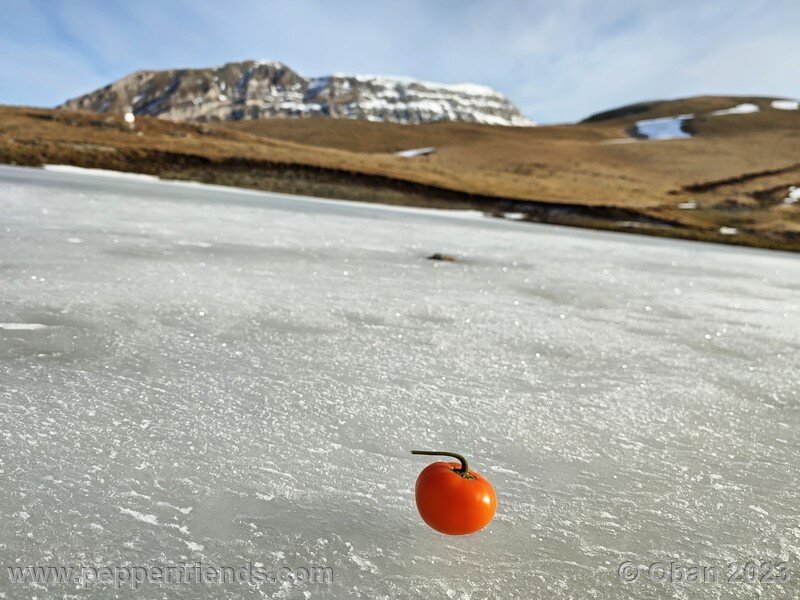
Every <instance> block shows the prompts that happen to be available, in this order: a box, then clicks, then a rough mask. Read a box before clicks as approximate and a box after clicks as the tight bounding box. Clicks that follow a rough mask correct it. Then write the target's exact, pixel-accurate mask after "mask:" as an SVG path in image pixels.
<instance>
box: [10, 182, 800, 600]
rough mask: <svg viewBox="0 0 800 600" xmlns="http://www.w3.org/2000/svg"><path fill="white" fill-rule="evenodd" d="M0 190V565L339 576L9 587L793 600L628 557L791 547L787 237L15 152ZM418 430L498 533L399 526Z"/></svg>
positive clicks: (795, 413)
mask: <svg viewBox="0 0 800 600" xmlns="http://www.w3.org/2000/svg"><path fill="white" fill-rule="evenodd" d="M0 206H1V207H2V211H1V212H0V322H2V323H4V324H40V325H42V326H43V327H38V326H37V327H10V328H9V327H4V328H2V329H0V436H2V452H1V453H0V533H1V535H0V565H15V564H17V565H32V564H50V565H52V564H67V565H98V566H104V565H142V564H144V565H154V564H155V565H158V564H164V563H168V562H177V561H188V562H195V561H197V562H202V563H204V564H208V565H222V566H238V565H242V564H245V563H247V562H248V561H253V562H260V563H262V564H265V565H268V566H274V567H279V566H282V565H288V566H291V567H303V566H312V565H315V566H329V567H331V568H332V569H333V572H334V581H333V583H332V584H330V585H311V584H300V583H296V584H286V583H284V584H267V583H264V584H259V585H252V586H248V585H244V584H223V585H207V586H197V585H191V586H177V585H173V586H166V585H162V584H158V583H149V584H145V585H144V587H143V588H142V589H140V590H139V592H136V591H135V590H133V589H132V588H131V587H129V586H124V585H123V586H122V588H121V589H120V590H114V589H113V588H110V587H109V586H102V585H87V586H85V587H81V586H76V585H60V584H48V585H41V586H39V587H35V588H34V587H23V586H21V585H12V584H10V583H9V582H8V580H7V578H6V573H5V572H4V571H0V592H2V593H3V594H4V598H9V599H11V598H29V597H32V596H37V597H39V598H56V597H58V598H61V597H69V598H108V597H112V596H113V597H118V598H128V597H133V596H134V595H137V594H141V597H144V598H161V597H169V598H192V599H195V598H238V597H252V598H347V597H353V598H370V599H372V598H415V599H416V598H419V599H423V598H425V599H428V598H431V599H432V598H453V599H484V598H520V599H526V600H527V599H537V598H542V599H552V598H574V599H586V598H595V599H597V598H600V599H605V598H608V599H616V598H654V599H655V598H693V599H694V598H753V597H775V598H778V597H790V595H791V594H790V592H791V590H792V589H794V590H796V587H795V588H792V587H787V586H786V585H783V586H781V585H780V584H765V583H752V584H741V585H725V584H723V583H720V584H684V585H669V584H663V583H653V582H650V581H647V580H640V581H637V582H635V583H630V584H624V583H621V582H620V579H619V577H618V573H617V569H618V565H619V564H620V563H621V562H622V561H627V560H631V561H634V563H635V564H637V565H640V564H641V565H646V564H649V563H650V562H653V561H676V562H679V563H680V562H682V563H683V564H695V565H716V566H718V567H720V568H721V569H722V568H723V567H722V566H723V565H724V564H726V563H727V562H729V561H734V560H738V561H746V560H759V561H768V560H778V559H780V560H787V561H789V562H790V564H793V566H794V567H795V569H796V567H797V565H798V563H799V562H800V528H799V527H798V517H799V516H800V502H799V501H800V496H799V495H798V494H799V492H798V485H797V483H798V480H800V461H798V448H799V447H800V446H799V445H798V441H799V439H798V431H799V430H800V411H799V410H798V401H800V392H799V391H798V390H800V386H798V373H800V360H798V349H799V348H800V262H798V258H797V256H796V255H792V254H786V253H780V252H768V251H759V250H750V249H742V248H734V247H725V246H721V245H711V244H699V243H691V242H681V241H671V240H664V239H657V238H648V237H644V236H636V235H622V234H614V233H602V232H591V231H584V230H578V229H569V228H562V227H555V226H544V225H536V224H531V223H518V222H514V221H508V220H501V219H491V218H476V217H475V216H474V215H462V214H450V213H446V212H435V211H424V210H412V209H399V208H388V207H380V206H372V205H365V204H362V205H359V204H355V203H345V202H341V203H340V202H329V201H316V200H309V199H303V198H298V197H289V196H280V195H270V194H262V193H257V192H248V191H237V190H234V189H226V188H221V187H213V186H201V185H185V184H177V183H168V182H158V181H147V180H134V179H122V178H108V177H103V176H92V177H88V176H86V175H83V174H80V173H67V172H57V171H45V170H37V169H21V168H10V167H3V168H0ZM76 239H77V240H80V241H81V243H72V242H71V240H76ZM436 252H441V253H447V254H450V255H452V256H455V257H458V258H459V261H457V262H444V261H435V260H428V259H427V258H426V257H428V256H430V255H431V254H433V253H436ZM414 448H422V449H425V448H428V449H444V450H451V451H459V452H462V453H464V454H466V455H467V456H468V457H469V458H470V459H471V464H472V467H473V468H474V469H476V470H477V471H479V472H481V473H483V474H484V475H486V476H487V477H488V478H489V479H490V480H491V481H492V483H493V484H494V486H495V489H496V491H497V495H498V498H499V506H498V514H497V516H496V518H495V520H494V521H493V522H492V523H491V524H490V526H489V527H488V528H487V529H485V530H484V531H482V532H480V533H478V534H475V535H472V536H466V537H446V536H443V535H440V534H438V533H436V532H434V531H433V530H431V529H429V528H428V527H427V526H426V525H425V524H424V523H423V522H422V521H421V520H420V518H419V516H418V515H417V512H416V509H415V506H414V496H413V489H414V481H415V478H416V476H417V474H418V473H419V471H420V470H421V469H422V468H423V467H424V466H425V465H426V464H427V463H428V462H429V459H428V458H423V457H415V456H412V455H411V454H409V450H411V449H414ZM723 573H724V571H723ZM796 576H797V573H796V572H795V573H794V577H795V578H796ZM791 585H796V579H794V580H793V581H792V583H791V584H790V586H791ZM771 594H775V595H771ZM782 594H787V595H785V596H784V595H782Z"/></svg>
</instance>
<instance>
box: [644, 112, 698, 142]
mask: <svg viewBox="0 0 800 600" xmlns="http://www.w3.org/2000/svg"><path fill="white" fill-rule="evenodd" d="M692 118H693V115H677V116H675V117H663V118H660V119H643V120H641V121H636V133H637V134H638V135H639V136H641V137H644V138H647V139H648V140H674V139H679V138H688V137H692V136H691V135H690V134H689V133H688V132H687V131H684V127H683V124H684V122H686V121H689V120H691V119H692Z"/></svg>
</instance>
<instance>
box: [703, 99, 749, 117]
mask: <svg viewBox="0 0 800 600" xmlns="http://www.w3.org/2000/svg"><path fill="white" fill-rule="evenodd" d="M759 110H760V109H759V108H758V105H757V104H752V103H751V102H743V103H742V104H737V105H736V106H732V107H731V108H724V109H722V110H715V111H713V112H712V113H711V116H712V117H722V116H725V115H747V114H750V113H755V112H758V111H759Z"/></svg>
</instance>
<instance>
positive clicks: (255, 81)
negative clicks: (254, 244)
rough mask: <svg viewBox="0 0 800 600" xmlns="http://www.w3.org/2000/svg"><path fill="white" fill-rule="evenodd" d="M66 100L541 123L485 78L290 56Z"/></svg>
mask: <svg viewBox="0 0 800 600" xmlns="http://www.w3.org/2000/svg"><path fill="white" fill-rule="evenodd" d="M63 106H64V107H67V108H74V109H84V110H94V111H99V112H115V113H124V112H128V111H130V112H132V113H133V114H134V115H152V116H159V117H165V118H170V119H177V120H191V121H228V120H239V119H263V118H274V117H308V116H322V117H332V118H344V119H364V120H368V121H388V122H391V123H430V122H437V121H463V122H468V123H483V124H488V125H516V126H530V125H534V124H535V123H534V122H533V121H531V120H530V119H528V118H527V117H525V116H524V115H522V114H521V113H520V112H519V110H518V109H517V108H516V107H515V106H514V105H513V104H512V103H511V102H510V101H509V100H508V99H507V98H506V97H505V96H503V95H502V94H500V93H498V92H495V91H494V90H492V89H491V88H488V87H485V86H482V85H476V84H456V85H447V84H442V83H431V82H426V81H418V80H415V79H411V78H407V77H387V76H382V75H348V74H341V73H337V74H334V75H328V76H324V77H314V78H307V77H304V76H302V75H300V74H298V73H296V72H295V71H293V70H292V69H291V68H289V67H287V66H286V65H284V64H283V63H280V62H260V61H244V62H238V63H228V64H226V65H223V66H221V67H212V68H205V69H170V70H166V71H137V72H136V73H132V74H130V75H127V76H126V77H123V78H122V79H119V80H117V81H115V82H114V83H111V84H109V85H107V86H105V87H104V88H101V89H98V90H95V91H94V92H91V93H89V94H86V95H84V96H80V97H78V98H74V99H72V100H68V101H67V102H66V103H64V105H63Z"/></svg>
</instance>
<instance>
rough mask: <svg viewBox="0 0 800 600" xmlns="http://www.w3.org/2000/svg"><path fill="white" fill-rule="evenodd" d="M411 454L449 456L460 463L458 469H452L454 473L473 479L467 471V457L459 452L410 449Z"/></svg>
mask: <svg viewBox="0 0 800 600" xmlns="http://www.w3.org/2000/svg"><path fill="white" fill-rule="evenodd" d="M411 454H422V455H424V456H449V457H450V458H455V459H457V460H458V461H459V462H460V463H461V468H460V469H453V470H454V471H455V472H456V473H458V474H459V475H461V476H462V477H466V478H468V479H474V475H472V473H470V472H469V465H468V464H467V459H466V458H464V457H463V456H462V455H461V454H456V453H455V452H441V451H439V450H436V451H433V450H412V451H411Z"/></svg>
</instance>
